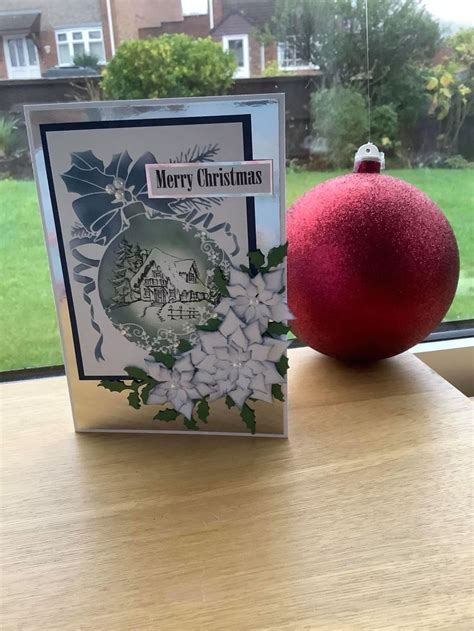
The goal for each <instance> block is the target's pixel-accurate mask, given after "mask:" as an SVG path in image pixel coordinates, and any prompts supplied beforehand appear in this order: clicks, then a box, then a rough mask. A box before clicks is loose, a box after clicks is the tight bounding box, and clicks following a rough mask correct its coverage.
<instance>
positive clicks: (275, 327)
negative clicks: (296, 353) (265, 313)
mask: <svg viewBox="0 0 474 631" xmlns="http://www.w3.org/2000/svg"><path fill="white" fill-rule="evenodd" d="M289 330H290V327H289V326H286V324H283V322H269V323H268V327H267V333H269V334H270V335H286V334H287V333H288V332H289Z"/></svg>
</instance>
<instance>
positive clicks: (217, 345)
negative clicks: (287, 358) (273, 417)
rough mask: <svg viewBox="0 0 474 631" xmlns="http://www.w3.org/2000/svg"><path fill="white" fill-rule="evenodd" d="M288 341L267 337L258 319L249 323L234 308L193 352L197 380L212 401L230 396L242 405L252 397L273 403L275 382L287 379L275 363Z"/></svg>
mask: <svg viewBox="0 0 474 631" xmlns="http://www.w3.org/2000/svg"><path fill="white" fill-rule="evenodd" d="M288 343H289V342H287V341H286V340H276V339H273V338H265V339H263V338H262V336H261V334H260V331H259V326H258V322H254V323H252V324H250V325H248V326H246V325H245V324H244V323H242V322H241V321H240V320H239V319H238V318H237V317H236V316H235V314H233V313H232V312H231V311H230V312H229V313H228V314H227V315H226V318H225V320H224V322H223V323H222V325H221V327H220V329H219V331H213V332H201V333H200V334H199V344H198V345H197V346H196V347H195V348H193V349H192V350H191V351H189V356H190V359H191V362H192V364H193V365H194V366H195V367H196V374H195V376H194V382H195V383H196V384H197V387H199V389H200V390H201V389H203V390H204V389H205V388H207V389H208V394H209V400H210V401H213V400H215V399H220V398H222V397H224V396H226V395H228V396H229V397H231V399H232V400H233V401H234V403H235V404H236V405H237V406H238V407H239V408H242V406H243V405H244V403H245V401H246V400H247V399H248V398H249V397H251V398H253V399H260V400H262V401H268V402H271V401H272V400H273V397H272V385H273V384H281V383H284V381H285V380H284V378H283V377H282V376H281V375H280V374H279V372H278V371H277V369H276V367H275V362H277V361H278V360H279V359H280V357H281V356H282V354H283V353H284V352H285V350H286V348H287V346H288Z"/></svg>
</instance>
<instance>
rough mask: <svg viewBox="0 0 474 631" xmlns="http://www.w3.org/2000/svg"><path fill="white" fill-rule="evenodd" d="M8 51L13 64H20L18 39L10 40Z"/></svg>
mask: <svg viewBox="0 0 474 631" xmlns="http://www.w3.org/2000/svg"><path fill="white" fill-rule="evenodd" d="M8 52H9V53H10V63H11V65H12V66H18V55H17V53H16V40H14V39H9V40H8Z"/></svg>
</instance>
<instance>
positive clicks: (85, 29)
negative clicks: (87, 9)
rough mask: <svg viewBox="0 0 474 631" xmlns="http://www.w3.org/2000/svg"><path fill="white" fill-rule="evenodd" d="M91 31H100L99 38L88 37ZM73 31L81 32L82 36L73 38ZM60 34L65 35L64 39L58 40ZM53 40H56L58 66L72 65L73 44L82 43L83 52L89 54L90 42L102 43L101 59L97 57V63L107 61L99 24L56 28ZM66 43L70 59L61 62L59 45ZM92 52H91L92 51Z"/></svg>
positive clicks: (70, 66)
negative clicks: (66, 61) (67, 61)
mask: <svg viewBox="0 0 474 631" xmlns="http://www.w3.org/2000/svg"><path fill="white" fill-rule="evenodd" d="M93 31H100V39H94V38H92V39H91V37H90V33H91V32H93ZM74 33H81V36H82V38H81V39H80V40H79V39H76V40H75V39H74V38H73V34H74ZM60 35H65V36H66V39H65V40H64V41H60V40H59V36H60ZM54 36H55V41H56V54H57V57H58V63H57V67H58V68H72V67H74V57H75V56H76V55H75V54H74V44H82V45H83V46H84V54H85V55H90V54H91V52H90V44H91V43H92V44H97V43H100V44H102V54H103V57H102V59H100V58H99V65H101V66H103V65H105V64H106V63H107V58H106V54H105V40H104V30H103V28H102V25H101V24H93V25H89V26H76V27H68V28H58V29H55V31H54ZM66 44H67V46H68V50H69V56H70V58H71V61H70V62H69V63H62V62H61V56H60V52H59V51H60V46H65V45H66ZM92 54H93V53H92Z"/></svg>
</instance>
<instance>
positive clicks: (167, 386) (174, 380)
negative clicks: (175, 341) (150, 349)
mask: <svg viewBox="0 0 474 631" xmlns="http://www.w3.org/2000/svg"><path fill="white" fill-rule="evenodd" d="M145 361H146V363H147V366H148V374H149V375H150V377H153V379H155V381H158V382H159V383H158V385H157V386H155V388H153V390H152V391H151V392H150V394H149V396H148V403H149V404H163V403H170V404H171V405H172V406H173V407H174V409H175V410H176V411H177V412H180V413H181V414H184V416H185V417H186V418H191V416H192V411H193V407H194V402H195V401H196V400H197V399H201V398H202V397H203V396H205V394H208V392H207V390H208V389H207V388H206V389H205V390H206V391H205V392H204V394H203V392H201V391H200V389H199V388H198V387H197V386H196V384H195V383H194V380H193V377H194V366H193V364H192V363H191V359H190V357H189V356H183V357H182V358H181V359H179V360H178V361H177V362H176V363H175V364H174V366H173V368H171V369H169V368H166V366H164V365H163V364H161V363H159V362H154V361H151V360H148V359H145Z"/></svg>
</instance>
